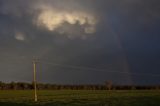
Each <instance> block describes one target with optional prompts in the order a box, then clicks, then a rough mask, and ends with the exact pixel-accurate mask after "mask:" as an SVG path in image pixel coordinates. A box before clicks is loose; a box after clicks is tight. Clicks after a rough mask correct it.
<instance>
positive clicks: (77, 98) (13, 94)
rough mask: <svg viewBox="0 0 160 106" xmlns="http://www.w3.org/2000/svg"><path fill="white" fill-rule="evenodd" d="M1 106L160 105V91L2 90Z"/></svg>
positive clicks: (0, 95) (0, 94) (0, 92)
mask: <svg viewBox="0 0 160 106" xmlns="http://www.w3.org/2000/svg"><path fill="white" fill-rule="evenodd" d="M0 106H160V91H156V90H155V91H154V90H151V91H143V90H141V91H98V90H97V91H87V90H77V91H76V90H75V91H73V90H59V91H38V102H37V103H35V102H33V91H0Z"/></svg>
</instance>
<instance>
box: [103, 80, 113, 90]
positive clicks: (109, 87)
mask: <svg viewBox="0 0 160 106" xmlns="http://www.w3.org/2000/svg"><path fill="white" fill-rule="evenodd" d="M105 85H106V89H107V90H111V89H112V81H106V82H105Z"/></svg>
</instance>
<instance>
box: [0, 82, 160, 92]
mask: <svg viewBox="0 0 160 106" xmlns="http://www.w3.org/2000/svg"><path fill="white" fill-rule="evenodd" d="M32 89H34V84H33V83H26V82H10V83H4V82H1V81H0V90H32ZM37 89H38V90H154V89H156V90H159V89H160V86H159V85H157V86H136V85H113V84H112V83H111V82H106V83H104V84H101V85H89V84H87V85H60V84H45V83H37Z"/></svg>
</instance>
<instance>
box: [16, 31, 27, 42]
mask: <svg viewBox="0 0 160 106" xmlns="http://www.w3.org/2000/svg"><path fill="white" fill-rule="evenodd" d="M14 37H15V39H17V40H20V41H24V40H25V35H24V33H22V32H19V31H16V32H15V36H14Z"/></svg>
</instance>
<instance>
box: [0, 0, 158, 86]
mask: <svg viewBox="0 0 160 106" xmlns="http://www.w3.org/2000/svg"><path fill="white" fill-rule="evenodd" d="M159 5H160V1H159V0H0V81H3V82H11V81H19V82H31V81H32V80H33V78H32V77H33V72H32V71H33V65H32V60H33V57H36V58H37V59H38V61H39V62H38V63H37V80H38V82H45V83H56V84H103V83H104V82H105V81H112V82H113V83H114V84H142V85H148V84H149V85H150V84H151V85H154V84H160V83H159V82H160V42H159V40H160V6H159Z"/></svg>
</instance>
